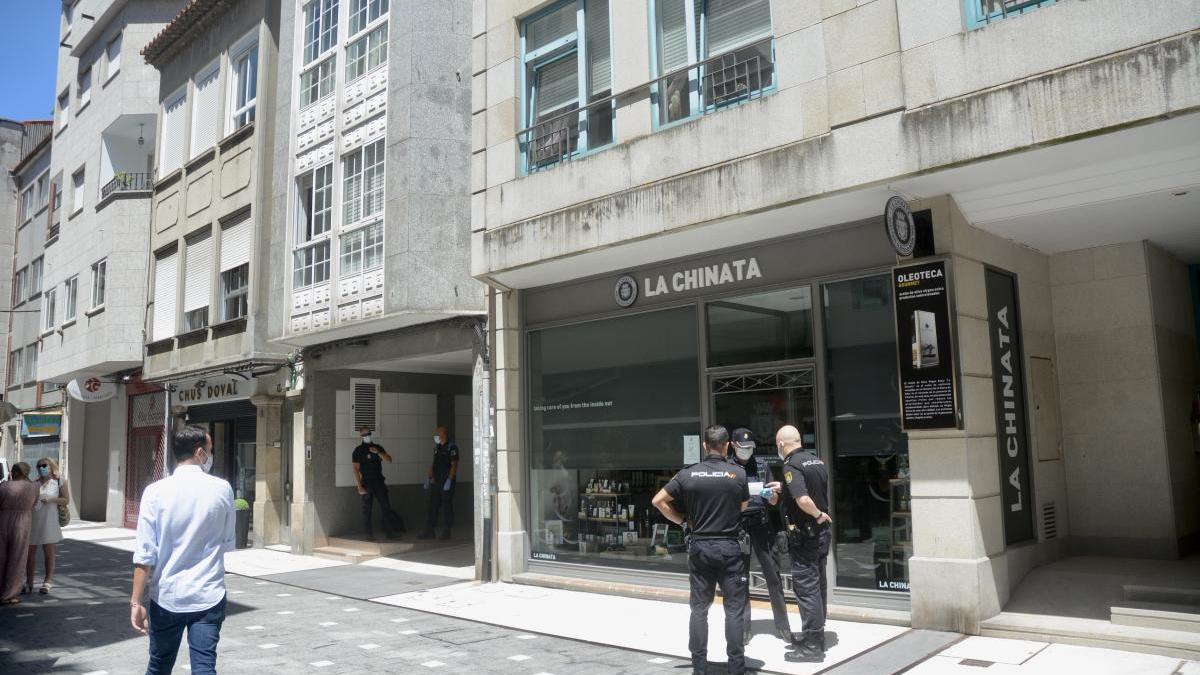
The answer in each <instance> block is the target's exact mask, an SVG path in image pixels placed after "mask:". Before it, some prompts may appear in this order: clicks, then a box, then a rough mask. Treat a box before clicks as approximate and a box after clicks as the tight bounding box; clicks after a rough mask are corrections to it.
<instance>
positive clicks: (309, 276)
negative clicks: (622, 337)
mask: <svg viewBox="0 0 1200 675" xmlns="http://www.w3.org/2000/svg"><path fill="white" fill-rule="evenodd" d="M470 16H471V6H470V3H469V2H466V1H465V0H453V1H450V2H437V3H403V4H401V3H394V2H388V0H310V1H309V0H305V1H301V0H286V1H285V2H283V3H282V8H281V17H280V30H279V35H280V42H279V44H280V48H279V67H278V73H279V79H278V83H277V87H276V91H277V95H276V99H277V100H278V102H279V107H278V111H277V113H276V119H277V123H276V124H275V139H274V143H275V153H276V154H275V168H276V173H275V180H274V188H273V190H274V191H273V193H272V201H273V205H274V209H273V212H272V214H271V222H272V230H271V235H270V240H269V242H268V251H267V253H266V255H268V256H269V257H268V258H267V268H268V269H269V270H270V272H269V281H268V283H269V295H270V297H271V298H272V300H273V301H272V302H271V303H269V306H266V307H263V311H264V312H265V313H266V321H267V331H268V335H269V338H270V340H271V341H272V343H273V344H275V345H278V346H279V348H281V349H282V348H286V349H294V350H297V355H298V361H299V362H300V363H301V366H300V368H298V369H297V375H298V377H297V378H296V379H295V380H294V381H293V382H291V383H289V384H290V388H289V390H288V393H287V400H286V401H285V403H284V407H283V415H282V420H283V428H284V432H283V433H284V441H283V454H284V461H283V466H282V480H283V481H284V483H285V484H286V485H287V486H288V490H287V500H288V507H287V508H286V509H285V522H284V524H283V528H284V530H285V532H286V533H287V539H288V540H289V541H290V543H291V545H292V547H293V550H297V551H303V552H309V551H311V550H313V549H314V548H323V547H326V546H329V545H331V544H335V543H336V541H331V540H336V538H338V537H341V536H344V535H354V534H360V535H361V534H362V532H363V529H364V528H363V524H362V519H361V499H360V497H359V496H358V494H357V491H356V489H355V477H354V474H353V468H352V466H351V453H352V451H353V449H354V447H355V446H356V445H358V443H359V442H360V441H359V432H358V429H359V428H360V427H364V426H365V427H367V428H369V429H371V430H372V432H373V439H374V442H376V443H379V444H381V445H382V446H383V447H384V448H386V449H387V450H388V452H389V453H390V454H391V456H392V457H393V459H394V461H393V462H391V463H389V464H385V465H384V472H385V476H386V479H387V482H388V484H389V487H390V494H391V503H392V505H393V508H394V510H396V511H397V512H399V514H400V515H401V516H402V517H403V518H404V519H405V521H406V522H407V523H408V528H409V531H410V532H416V531H417V530H419V529H423V523H424V520H425V513H426V508H427V504H428V502H429V492H426V491H425V490H423V489H422V483H423V481H424V479H425V477H426V475H427V473H428V471H429V467H430V462H431V461H432V458H433V448H434V444H433V442H432V440H431V439H432V437H433V435H434V429H435V427H437V426H445V427H447V429H448V430H449V435H450V437H451V438H452V439H454V440H456V442H457V444H458V446H459V447H460V448H461V450H462V454H461V455H460V464H459V468H458V475H457V479H458V483H457V487H454V488H453V489H452V490H450V491H449V492H448V493H447V495H446V499H447V501H449V502H450V504H451V505H453V506H454V507H455V508H456V512H457V518H456V526H455V528H454V530H453V534H454V536H455V538H464V539H467V540H469V539H470V537H471V536H472V535H473V534H474V531H473V530H474V528H473V527H472V523H471V519H470V517H469V515H468V514H471V513H472V509H473V490H472V487H473V485H472V482H471V479H472V476H474V475H475V474H474V473H473V469H472V466H473V463H474V462H473V458H472V454H471V450H470V449H471V447H472V438H473V437H472V412H471V409H472V404H471V394H472V386H473V378H472V374H473V372H475V369H476V364H477V356H478V354H479V349H478V342H477V335H480V334H481V331H480V330H479V326H480V321H481V320H482V315H483V313H484V294H483V287H482V286H481V285H480V284H479V283H478V282H476V281H475V280H474V279H472V278H471V277H470V274H469V254H468V245H469V241H470V239H469V232H470V227H469V219H470V215H469V214H470V211H469V204H470V202H469V193H468V183H467V180H468V179H467V177H468V174H469V170H468V157H469V156H470V150H469V143H470V97H471V83H470V73H469V70H470V53H471V52H470V49H471V39H470ZM260 471H261V467H260ZM434 494H437V493H436V492H435V493H434ZM376 517H378V516H376ZM377 527H378V526H377ZM335 548H336V547H335Z"/></svg>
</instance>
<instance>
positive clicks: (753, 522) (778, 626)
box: [729, 428, 792, 643]
mask: <svg viewBox="0 0 1200 675" xmlns="http://www.w3.org/2000/svg"><path fill="white" fill-rule="evenodd" d="M731 445H732V446H733V453H734V454H733V456H732V457H730V458H729V461H730V462H731V463H735V464H737V465H738V466H740V467H742V468H743V469H744V470H745V471H746V480H747V481H748V482H750V483H752V484H754V483H757V484H759V485H760V486H761V487H759V488H758V489H756V490H751V491H750V503H749V506H747V507H746V510H745V511H743V512H742V535H741V536H742V561H743V562H742V564H743V565H744V566H745V568H746V573H747V575H749V572H750V551H754V555H755V557H757V558H758V565H759V567H760V568H761V569H762V574H763V578H764V579H765V580H766V582H767V593H768V594H769V595H770V596H771V614H772V615H774V618H775V633H776V634H777V635H778V636H779V637H780V638H781V639H782V640H783V641H784V642H787V643H791V641H792V627H791V625H790V624H789V623H788V615H787V598H786V597H785V596H784V593H783V581H782V580H781V579H780V577H779V567H778V565H776V563H775V556H774V551H773V550H772V542H773V541H774V539H775V536H774V533H773V532H772V531H771V525H770V520H769V519H768V518H767V505H768V504H770V505H774V504H776V503H777V502H778V501H779V495H778V494H776V493H775V489H776V488H778V487H779V483H777V482H774V481H772V480H771V468H770V467H768V466H767V461H766V460H765V459H763V458H762V457H756V456H754V450H755V448H757V447H758V443H756V442H755V440H754V433H753V432H751V431H750V430H749V429H745V428H742V429H735V430H734V431H733V439H732V441H731ZM764 496H765V498H764ZM749 592H750V589H749V585H747V588H746V593H747V602H746V611H745V622H746V627H745V640H746V642H749V641H750V636H751V630H750V602H749Z"/></svg>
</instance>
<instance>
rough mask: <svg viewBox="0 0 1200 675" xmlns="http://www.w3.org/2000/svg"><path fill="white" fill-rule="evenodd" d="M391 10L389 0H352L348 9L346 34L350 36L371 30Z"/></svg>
mask: <svg viewBox="0 0 1200 675" xmlns="http://www.w3.org/2000/svg"><path fill="white" fill-rule="evenodd" d="M390 10H391V7H390V4H389V2H388V0H350V5H349V7H347V9H346V17H347V19H346V35H347V36H348V37H350V38H354V37H356V36H358V35H359V34H360V33H362V32H363V31H366V30H370V29H371V28H372V27H373V25H374V24H375V22H376V21H379V20H380V19H381V18H385V17H387V15H388V12H389V11H390Z"/></svg>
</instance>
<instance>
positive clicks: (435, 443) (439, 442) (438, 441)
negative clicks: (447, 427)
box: [433, 436, 442, 445]
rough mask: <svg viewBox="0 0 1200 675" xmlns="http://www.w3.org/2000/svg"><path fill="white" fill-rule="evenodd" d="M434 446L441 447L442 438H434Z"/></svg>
mask: <svg viewBox="0 0 1200 675" xmlns="http://www.w3.org/2000/svg"><path fill="white" fill-rule="evenodd" d="M433 444H434V445H441V444H442V437H441V436H434V437H433Z"/></svg>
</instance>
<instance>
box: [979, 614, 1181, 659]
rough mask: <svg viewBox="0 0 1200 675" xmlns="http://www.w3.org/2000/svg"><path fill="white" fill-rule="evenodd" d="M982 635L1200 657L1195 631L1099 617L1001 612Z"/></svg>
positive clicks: (984, 627)
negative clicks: (1125, 623) (1127, 622)
mask: <svg viewBox="0 0 1200 675" xmlns="http://www.w3.org/2000/svg"><path fill="white" fill-rule="evenodd" d="M979 634H980V635H983V636H987V637H998V638H1011V639H1018V640H1038V641H1042V642H1055V643H1059V644H1068V645H1080V646H1084V647H1107V648H1109V649H1121V650H1124V651H1129V652H1141V653H1144V654H1159V655H1161V656H1172V657H1177V658H1181V659H1200V640H1198V639H1197V636H1196V633H1194V632H1191V631H1181V630H1167V629H1163V628H1145V627H1142V626H1124V625H1118V624H1114V623H1112V622H1111V621H1101V620H1099V619H1081V618H1076V617H1070V616H1052V615H1045V614H1018V613H1016V612H1001V613H999V614H997V615H996V616H993V617H992V618H990V619H988V620H986V621H984V622H982V623H981V624H980V630H979Z"/></svg>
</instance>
